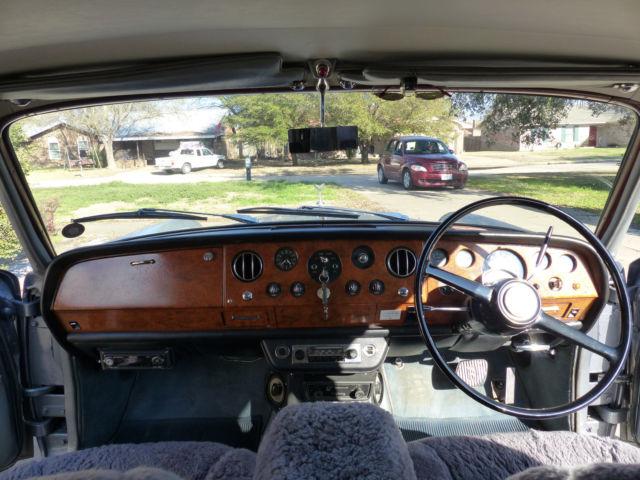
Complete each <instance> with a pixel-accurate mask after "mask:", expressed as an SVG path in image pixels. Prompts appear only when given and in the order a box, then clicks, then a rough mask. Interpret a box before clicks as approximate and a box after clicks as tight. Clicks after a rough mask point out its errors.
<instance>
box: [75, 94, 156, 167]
mask: <svg viewBox="0 0 640 480" xmlns="http://www.w3.org/2000/svg"><path fill="white" fill-rule="evenodd" d="M159 113H160V108H159V105H158V103H157V102H129V103H117V104H113V105H99V106H97V107H86V108H77V109H73V110H68V111H66V112H65V113H64V114H63V118H64V121H66V122H67V123H69V124H71V125H74V126H77V127H78V128H81V129H83V130H85V131H86V132H88V133H89V134H91V135H93V136H95V137H96V138H97V139H98V140H100V142H101V143H102V144H103V145H104V150H105V154H106V158H107V168H110V169H114V170H115V169H117V168H118V165H117V163H116V159H115V157H114V155H113V142H114V141H115V139H116V138H118V137H119V136H122V135H125V134H127V133H128V131H129V130H131V129H132V128H133V127H134V126H139V125H140V123H142V122H145V121H146V120H149V119H151V118H153V117H156V116H157V115H158V114H159Z"/></svg>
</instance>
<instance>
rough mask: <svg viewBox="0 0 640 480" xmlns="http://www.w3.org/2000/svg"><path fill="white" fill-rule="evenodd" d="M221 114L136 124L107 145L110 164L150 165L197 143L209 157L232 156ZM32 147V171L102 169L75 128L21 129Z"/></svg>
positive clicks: (168, 116)
mask: <svg viewBox="0 0 640 480" xmlns="http://www.w3.org/2000/svg"><path fill="white" fill-rule="evenodd" d="M223 115H224V111H222V110H221V109H216V108H213V109H212V108H207V109H196V110H192V111H191V110H190V111H182V112H175V113H173V112H171V113H164V114H160V115H157V116H154V117H153V118H149V119H145V120H140V121H137V122H135V123H134V124H133V125H129V126H127V127H126V128H125V127H123V128H122V129H120V131H119V132H117V134H116V137H115V138H114V142H113V152H114V157H115V159H116V161H117V162H118V163H119V164H120V165H121V166H123V167H135V166H144V165H153V164H154V160H155V158H156V157H163V156H167V155H168V153H169V152H170V151H172V150H175V149H177V148H178V147H179V145H180V142H184V141H199V142H201V143H202V144H203V145H205V146H206V147H208V148H209V149H211V150H212V151H213V152H215V153H220V154H223V155H225V156H229V154H231V156H233V151H234V149H235V150H237V147H236V146H235V145H233V144H232V143H231V141H230V140H229V137H230V135H229V133H230V132H227V129H226V128H225V127H223V126H222V118H223ZM25 134H26V135H27V137H28V138H29V140H30V142H31V143H32V145H35V148H34V155H33V158H32V165H34V166H37V167H64V168H75V167H79V166H80V165H82V166H84V167H87V166H93V165H94V164H95V163H96V162H98V163H101V162H102V163H104V161H103V160H100V159H102V158H104V152H103V151H104V145H102V143H101V142H100V141H99V140H98V138H96V137H95V136H93V135H91V134H90V133H89V132H88V131H86V130H85V129H83V128H82V127H81V126H78V125H71V124H69V123H67V122H64V121H58V122H56V123H53V124H51V125H46V126H30V125H26V126H25Z"/></svg>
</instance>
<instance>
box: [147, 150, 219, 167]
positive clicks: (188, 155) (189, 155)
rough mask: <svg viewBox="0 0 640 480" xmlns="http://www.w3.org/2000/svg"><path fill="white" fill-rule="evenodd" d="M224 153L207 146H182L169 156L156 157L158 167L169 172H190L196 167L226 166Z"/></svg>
mask: <svg viewBox="0 0 640 480" xmlns="http://www.w3.org/2000/svg"><path fill="white" fill-rule="evenodd" d="M224 160H225V158H224V155H217V154H215V153H213V152H212V151H211V150H209V149H208V148H205V147H180V148H178V149H177V150H174V151H173V152H169V156H168V157H159V158H156V159H155V164H156V168H161V169H163V170H165V171H167V172H174V171H180V172H182V173H184V174H186V173H189V172H190V171H191V170H193V169H194V168H207V167H218V168H224Z"/></svg>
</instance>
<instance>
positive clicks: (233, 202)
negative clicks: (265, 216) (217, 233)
mask: <svg viewBox="0 0 640 480" xmlns="http://www.w3.org/2000/svg"><path fill="white" fill-rule="evenodd" d="M322 193H323V199H324V200H325V201H327V203H329V204H336V205H340V206H346V207H350V206H353V207H357V208H369V207H370V205H367V202H366V200H365V199H364V198H363V197H362V196H361V195H359V194H358V193H355V192H353V191H351V190H350V189H348V188H343V187H340V186H338V185H334V184H326V185H325V187H324V189H323V192H322ZM33 194H34V196H35V199H36V203H37V204H38V205H39V207H40V210H41V212H43V216H44V217H45V222H46V213H44V210H45V209H44V205H45V204H47V203H50V202H52V201H54V202H57V203H58V207H57V209H56V210H55V214H54V219H53V220H54V222H53V223H54V225H55V227H56V229H57V230H58V231H59V230H60V229H61V228H62V227H63V226H64V225H65V224H67V223H68V222H69V220H70V219H72V218H77V217H80V216H86V215H93V214H100V213H109V212H117V211H126V210H134V209H138V208H141V207H155V208H168V209H177V210H195V211H203V212H211V213H231V212H235V210H237V209H238V208H242V207H249V206H258V205H277V206H285V205H286V206H299V205H301V204H315V203H316V201H317V199H318V193H317V190H316V188H315V187H314V185H313V184H311V183H305V182H286V181H253V182H250V183H249V182H246V181H228V182H200V183H191V184H144V185H135V184H129V183H124V182H110V183H105V184H100V185H86V186H76V187H56V188H35V189H33ZM150 223H157V222H146V223H145V221H133V222H132V221H130V220H129V221H122V222H117V221H108V222H97V223H95V224H91V228H87V232H86V234H85V235H83V236H82V237H80V238H79V239H77V240H67V239H64V238H63V237H62V236H61V235H60V234H59V233H57V234H54V235H52V236H51V237H52V240H53V242H54V245H56V249H57V250H58V251H62V250H67V249H68V248H71V247H74V246H77V245H80V244H87V243H89V242H92V241H107V240H109V239H113V238H117V237H119V236H121V235H124V234H126V233H129V232H130V231H132V229H133V230H135V229H139V228H141V225H142V226H145V225H149V224H150ZM225 223H228V220H225Z"/></svg>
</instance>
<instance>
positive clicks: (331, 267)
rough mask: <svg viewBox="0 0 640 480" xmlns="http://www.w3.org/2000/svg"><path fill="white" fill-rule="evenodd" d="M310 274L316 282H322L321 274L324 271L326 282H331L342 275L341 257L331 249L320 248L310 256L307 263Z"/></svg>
mask: <svg viewBox="0 0 640 480" xmlns="http://www.w3.org/2000/svg"><path fill="white" fill-rule="evenodd" d="M307 267H308V270H309V275H310V276H311V278H313V279H314V280H315V281H316V282H318V283H322V279H321V278H320V277H321V275H322V274H323V273H324V274H325V275H326V277H327V278H326V279H324V281H325V282H326V283H331V282H333V281H334V280H335V279H337V278H338V277H339V276H340V273H341V272H342V263H341V262H340V257H339V256H338V254H337V253H336V252H333V251H331V250H320V251H317V252H315V253H314V254H313V255H311V257H310V258H309V263H308V264H307Z"/></svg>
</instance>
